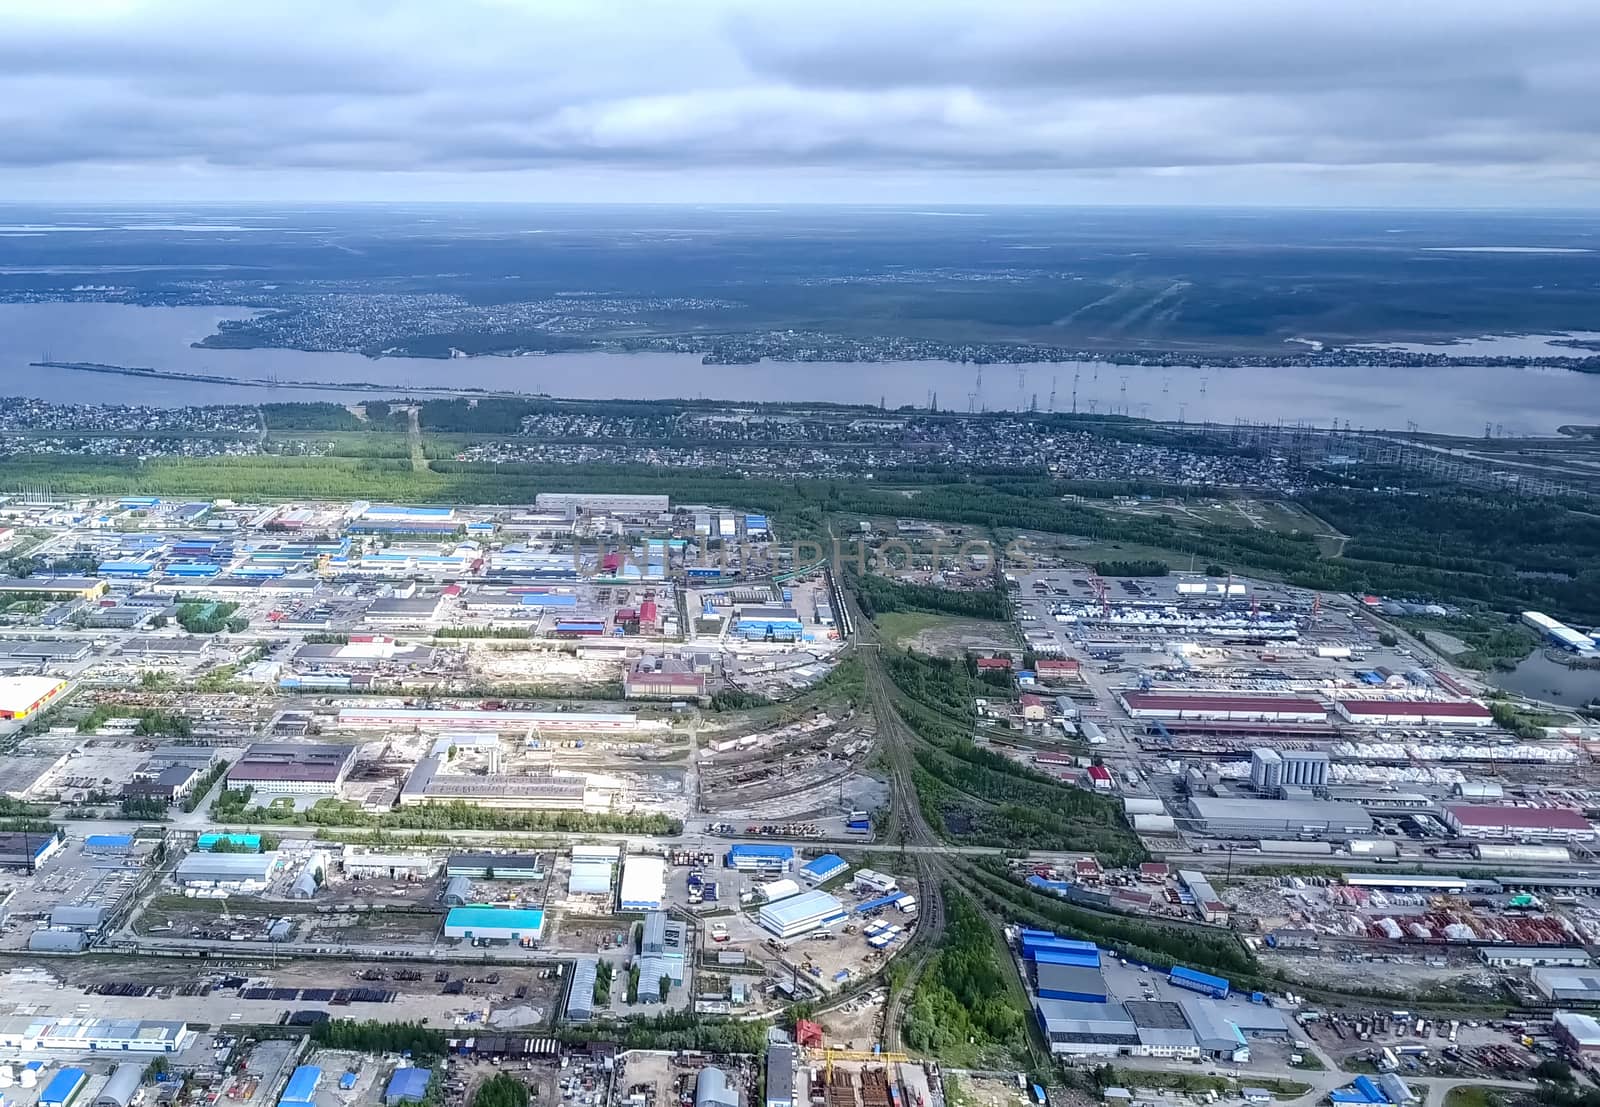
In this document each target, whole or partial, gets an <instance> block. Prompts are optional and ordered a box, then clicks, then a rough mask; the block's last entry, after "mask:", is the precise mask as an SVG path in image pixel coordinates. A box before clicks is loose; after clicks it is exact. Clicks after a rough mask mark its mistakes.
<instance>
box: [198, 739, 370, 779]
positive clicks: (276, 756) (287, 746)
mask: <svg viewBox="0 0 1600 1107" xmlns="http://www.w3.org/2000/svg"><path fill="white" fill-rule="evenodd" d="M355 756H356V749H355V747H354V746H333V745H326V744H322V743H313V742H306V743H297V742H256V743H254V744H253V745H251V746H250V747H249V748H248V749H246V750H245V751H244V756H243V757H241V758H239V760H238V761H236V762H234V764H233V767H232V768H230V769H229V770H228V779H229V780H230V781H233V780H268V781H272V780H304V781H334V780H338V779H339V775H340V774H341V773H343V772H344V770H345V769H346V767H348V765H349V764H350V762H351V761H353V760H354V759H355Z"/></svg>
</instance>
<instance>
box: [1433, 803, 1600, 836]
mask: <svg viewBox="0 0 1600 1107" xmlns="http://www.w3.org/2000/svg"><path fill="white" fill-rule="evenodd" d="M1444 821H1445V823H1446V825H1448V826H1449V827H1450V829H1451V830H1453V831H1455V832H1456V833H1457V834H1459V835H1461V837H1463V838H1513V839H1523V838H1529V839H1539V840H1541V841H1558V842H1590V841H1593V840H1594V838H1595V829H1594V827H1593V826H1592V825H1590V823H1589V820H1588V819H1586V818H1584V817H1583V814H1582V813H1581V812H1579V811H1576V810H1574V809H1573V808H1571V807H1511V806H1505V805H1501V804H1471V803H1460V804H1453V805H1451V806H1448V807H1446V808H1445V809H1444Z"/></svg>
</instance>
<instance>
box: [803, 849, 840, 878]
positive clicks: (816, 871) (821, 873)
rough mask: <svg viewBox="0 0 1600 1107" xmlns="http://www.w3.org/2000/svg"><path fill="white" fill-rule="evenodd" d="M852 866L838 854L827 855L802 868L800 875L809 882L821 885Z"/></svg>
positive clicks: (808, 862) (814, 858)
mask: <svg viewBox="0 0 1600 1107" xmlns="http://www.w3.org/2000/svg"><path fill="white" fill-rule="evenodd" d="M849 867H850V866H849V865H847V864H846V863H845V859H844V858H843V857H840V856H839V855H838V854H837V853H825V854H823V855H822V856H821V857H813V858H812V859H811V860H810V861H807V862H806V863H805V864H804V865H801V866H800V875H801V876H803V877H805V878H806V879H807V880H811V881H815V882H816V883H818V884H821V883H822V882H823V881H825V880H832V879H833V878H834V877H836V876H838V875H839V874H840V873H842V872H844V871H845V870H846V869H848V868H849Z"/></svg>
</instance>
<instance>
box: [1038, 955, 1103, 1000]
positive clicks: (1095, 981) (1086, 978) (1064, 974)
mask: <svg viewBox="0 0 1600 1107" xmlns="http://www.w3.org/2000/svg"><path fill="white" fill-rule="evenodd" d="M1034 981H1035V984H1036V988H1035V990H1036V991H1037V992H1038V993H1039V998H1040V999H1064V1000H1070V1001H1072V1002H1075V1003H1105V1002H1107V1001H1108V1000H1110V998H1111V994H1110V992H1109V991H1108V990H1107V988H1106V979H1105V977H1104V976H1102V975H1100V970H1099V968H1090V967H1087V966H1083V965H1064V964H1059V963H1057V962H1054V961H1046V960H1043V959H1040V960H1036V961H1035V962H1034Z"/></svg>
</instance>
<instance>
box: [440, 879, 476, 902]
mask: <svg viewBox="0 0 1600 1107" xmlns="http://www.w3.org/2000/svg"><path fill="white" fill-rule="evenodd" d="M471 903H472V881H470V880H468V879H467V878H466V877H464V876H452V877H450V878H449V879H448V880H446V881H445V885H444V905H445V906H446V907H466V906H468V905H470V904H471Z"/></svg>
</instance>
